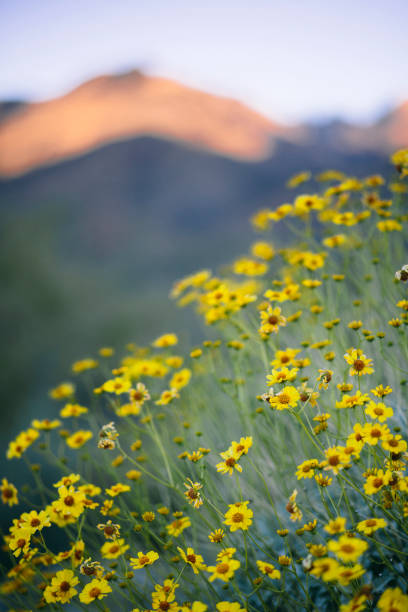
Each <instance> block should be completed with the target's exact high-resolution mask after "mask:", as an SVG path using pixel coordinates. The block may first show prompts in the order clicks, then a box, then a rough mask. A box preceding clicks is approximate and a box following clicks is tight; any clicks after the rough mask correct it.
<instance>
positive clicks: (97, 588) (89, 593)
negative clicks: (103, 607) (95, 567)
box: [79, 578, 112, 604]
mask: <svg viewBox="0 0 408 612" xmlns="http://www.w3.org/2000/svg"><path fill="white" fill-rule="evenodd" d="M111 592H112V588H111V587H110V585H109V583H108V581H107V580H105V579H103V578H101V579H99V578H94V579H93V580H91V582H90V583H89V584H87V585H86V586H85V587H84V588H83V590H82V592H81V593H80V594H79V600H80V601H81V603H84V604H90V603H92V602H93V601H95V600H99V599H103V598H104V597H106V596H107V595H109V593H111Z"/></svg>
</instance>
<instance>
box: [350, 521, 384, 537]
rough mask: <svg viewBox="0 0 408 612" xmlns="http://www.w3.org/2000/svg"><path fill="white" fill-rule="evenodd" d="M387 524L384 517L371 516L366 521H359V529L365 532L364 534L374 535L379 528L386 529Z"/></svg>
mask: <svg viewBox="0 0 408 612" xmlns="http://www.w3.org/2000/svg"><path fill="white" fill-rule="evenodd" d="M386 526H387V521H386V520H385V519H383V518H369V519H365V520H364V521H360V522H359V523H357V529H358V531H361V532H362V533H364V535H368V536H370V535H372V534H373V533H374V531H377V529H384V527H386Z"/></svg>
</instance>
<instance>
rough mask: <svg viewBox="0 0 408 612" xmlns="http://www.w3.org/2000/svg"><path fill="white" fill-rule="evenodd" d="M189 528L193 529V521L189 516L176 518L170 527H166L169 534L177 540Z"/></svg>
mask: <svg viewBox="0 0 408 612" xmlns="http://www.w3.org/2000/svg"><path fill="white" fill-rule="evenodd" d="M187 527H191V521H190V519H189V518H188V516H183V517H181V518H176V519H175V520H174V521H173V522H172V523H170V525H166V529H167V532H168V534H169V535H170V536H174V537H175V538H177V537H178V536H179V535H180V534H181V533H183V531H184V529H187Z"/></svg>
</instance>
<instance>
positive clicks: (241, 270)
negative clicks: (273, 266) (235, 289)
mask: <svg viewBox="0 0 408 612" xmlns="http://www.w3.org/2000/svg"><path fill="white" fill-rule="evenodd" d="M267 271H268V265H267V264H266V263H263V262H261V261H256V260H255V259H249V258H243V259H239V260H237V261H236V262H234V273H235V274H242V275H244V276H262V275H263V274H266V272H267Z"/></svg>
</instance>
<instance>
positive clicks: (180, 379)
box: [170, 368, 191, 389]
mask: <svg viewBox="0 0 408 612" xmlns="http://www.w3.org/2000/svg"><path fill="white" fill-rule="evenodd" d="M190 378H191V370H189V369H188V368H184V369H183V370H180V371H179V372H176V373H175V374H174V375H173V378H172V379H171V381H170V388H171V389H182V388H183V387H185V386H186V385H188V383H189V381H190Z"/></svg>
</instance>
